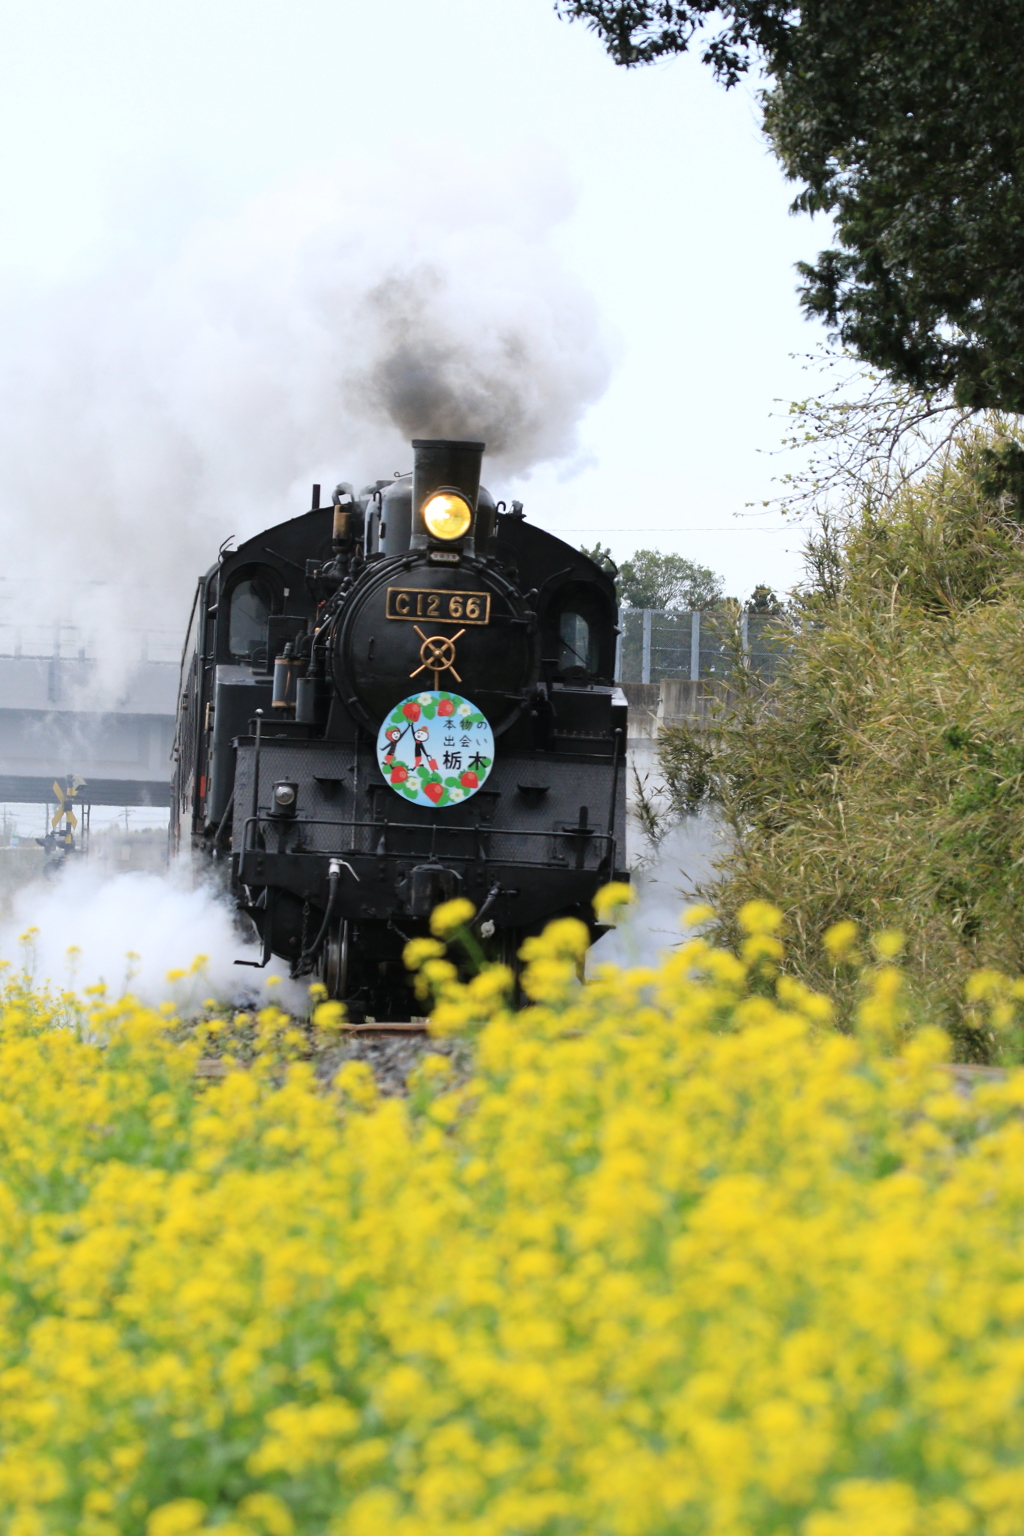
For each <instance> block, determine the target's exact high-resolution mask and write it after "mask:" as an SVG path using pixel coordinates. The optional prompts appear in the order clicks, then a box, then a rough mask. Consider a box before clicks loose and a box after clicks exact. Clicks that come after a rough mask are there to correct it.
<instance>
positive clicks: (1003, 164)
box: [556, 0, 1024, 411]
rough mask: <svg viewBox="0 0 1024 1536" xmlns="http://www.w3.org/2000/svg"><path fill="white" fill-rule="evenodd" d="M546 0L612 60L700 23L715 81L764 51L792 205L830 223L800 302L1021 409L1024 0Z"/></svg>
mask: <svg viewBox="0 0 1024 1536" xmlns="http://www.w3.org/2000/svg"><path fill="white" fill-rule="evenodd" d="M556 3H557V6H558V9H559V10H560V12H561V13H562V14H563V15H565V16H568V17H571V18H578V19H581V20H583V21H585V22H586V23H587V24H588V25H589V26H591V27H592V28H593V29H594V30H595V31H596V32H597V33H598V34H599V35H600V37H601V38H602V40H603V41H604V43H605V45H606V47H607V48H608V50H609V52H610V53H611V55H612V57H613V58H614V59H615V60H616V61H617V62H618V63H620V64H624V65H627V66H628V65H635V64H643V63H647V62H649V61H651V60H653V59H657V58H660V57H663V56H664V55H666V54H674V53H682V52H685V51H686V50H687V49H688V48H689V47H690V45H691V43H693V42H694V41H695V40H696V39H698V37H701V38H702V39H703V54H702V57H703V58H704V60H705V61H706V62H707V63H708V64H709V65H710V66H711V68H712V69H713V70H714V72H715V73H716V75H717V76H718V77H719V79H721V80H722V81H723V83H724V84H725V85H727V86H729V85H733V84H735V82H736V81H737V80H738V79H739V78H740V76H741V75H742V74H743V73H744V72H745V71H747V70H748V69H750V67H751V66H752V65H756V66H760V67H762V68H763V69H764V71H765V72H766V75H767V78H768V86H767V89H766V91H765V93H764V105H765V126H766V130H767V132H768V135H769V137H770V139H771V142H772V145H773V147H774V149H775V151H776V153H777V155H778V156H779V159H780V160H781V162H782V164H783V166H784V168H785V170H786V173H787V175H788V176H789V177H790V178H791V179H792V180H794V181H796V182H798V183H800V184H801V190H800V192H799V193H798V195H797V197H796V200H795V202H794V207H795V208H797V209H801V210H804V211H807V212H812V213H814V212H824V213H828V214H830V215H831V217H832V219H833V221H834V225H835V235H836V243H835V245H834V246H832V247H831V248H830V249H828V250H825V251H822V252H821V254H820V255H819V257H818V259H817V261H816V262H813V263H802V264H801V266H800V272H801V276H802V278H803V286H802V287H801V289H800V296H801V300H802V303H803V305H804V308H805V310H806V311H807V313H808V314H810V315H814V316H820V317H822V318H823V319H824V320H825V321H826V322H827V323H828V324H829V325H830V326H831V327H832V328H833V330H834V331H835V332H836V334H837V335H838V336H839V337H840V338H841V340H842V342H843V343H844V345H846V346H848V347H851V348H852V349H853V350H854V351H855V352H856V353H857V354H858V355H859V356H860V357H861V358H863V359H864V360H865V361H866V362H868V363H870V364H872V365H874V366H875V367H878V368H880V369H882V370H883V371H884V372H885V373H887V374H888V375H889V376H890V377H891V378H893V379H895V380H898V381H900V382H902V383H904V384H908V385H910V386H911V387H912V388H913V389H915V390H917V391H919V392H921V393H923V394H925V395H930V394H940V393H942V392H944V391H952V393H953V394H954V396H955V398H956V400H957V402H958V403H959V404H961V405H965V406H968V407H970V408H971V409H975V410H977V409H983V408H991V409H1001V410H1008V411H1024V110H1022V108H1021V102H1022V100H1024V5H1021V4H1020V3H1018V0H971V3H970V4H969V5H965V4H963V0H800V3H798V4H792V5H791V4H784V3H779V0H724V3H721V4H716V3H713V0H678V3H677V0H556ZM709 23H710V30H706V29H707V28H708V26H709Z"/></svg>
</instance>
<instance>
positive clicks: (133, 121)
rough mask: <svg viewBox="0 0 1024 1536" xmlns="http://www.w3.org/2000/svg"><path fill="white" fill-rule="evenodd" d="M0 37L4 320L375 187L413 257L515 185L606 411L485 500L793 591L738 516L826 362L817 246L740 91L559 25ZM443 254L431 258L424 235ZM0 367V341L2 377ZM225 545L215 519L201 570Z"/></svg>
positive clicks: (766, 480) (49, 525) (524, 12)
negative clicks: (785, 419)
mask: <svg viewBox="0 0 1024 1536" xmlns="http://www.w3.org/2000/svg"><path fill="white" fill-rule="evenodd" d="M0 16H2V18H3V25H2V36H0V221H2V228H3V239H2V242H0V299H2V301H3V302H4V304H5V305H6V306H7V307H8V309H9V308H10V305H11V304H12V302H13V303H16V304H18V305H19V306H24V308H25V310H26V312H27V311H29V310H34V311H38V310H39V308H40V306H42V307H43V308H44V309H52V310H54V311H55V312H56V311H59V309H60V305H61V304H63V303H66V302H67V300H66V295H67V294H68V292H69V291H73V290H74V289H75V285H80V284H81V283H83V282H92V283H96V282H97V281H99V282H101V283H102V281H103V280H104V276H105V274H110V273H114V274H117V273H120V272H123V271H124V270H125V263H126V262H128V263H129V264H131V263H133V262H134V263H137V264H139V265H141V266H146V267H147V268H148V269H149V270H150V271H152V270H159V269H160V266H161V263H164V262H166V263H169V264H173V262H174V261H175V258H176V255H177V254H178V253H179V252H180V250H181V249H182V244H183V242H187V241H188V240H189V239H190V238H194V237H195V235H196V231H197V230H201V229H203V228H204V227H207V226H210V225H211V224H212V225H217V224H218V221H220V222H221V223H223V221H225V220H232V219H233V220H235V221H236V226H235V227H236V228H243V227H244V228H249V227H250V225H249V224H246V223H245V221H246V219H248V218H249V215H248V214H247V213H246V209H247V208H249V207H251V206H252V205H253V201H254V200H257V201H258V200H260V199H266V198H267V197H270V198H271V199H273V198H275V197H276V198H278V199H281V198H282V196H283V194H282V191H281V189H282V188H283V189H288V188H289V187H294V186H297V185H300V184H301V185H304V186H306V187H307V188H308V187H309V186H310V185H313V186H314V187H315V185H316V177H317V176H323V177H326V178H327V179H328V180H329V179H330V177H332V176H335V177H337V176H340V177H341V178H342V180H345V178H348V179H349V181H351V178H352V177H353V176H355V177H358V176H359V175H360V174H363V175H365V174H367V172H368V173H369V174H370V176H371V178H373V177H376V175H377V172H376V170H375V168H376V167H381V170H380V205H379V218H380V222H381V225H382V227H386V228H387V229H389V230H394V229H395V228H396V227H397V226H398V225H400V224H401V222H402V219H403V218H404V212H405V208H406V207H408V210H409V216H408V217H409V224H410V226H411V227H410V228H409V229H408V231H407V233H408V236H409V239H410V241H411V247H412V248H413V249H415V242H416V238H417V229H416V225H417V223H418V222H423V223H425V222H426V215H425V213H424V201H423V200H424V198H427V199H433V197H434V189H435V188H436V189H437V196H438V198H439V199H440V201H441V202H442V203H443V204H444V206H445V207H449V208H451V209H452V210H457V209H458V207H459V203H460V198H461V194H462V192H463V190H465V195H466V199H467V200H468V201H470V202H472V200H473V199H474V198H479V197H480V196H481V195H482V194H481V188H482V187H486V188H487V195H488V197H490V199H491V200H492V201H493V202H494V203H495V204H496V205H500V203H501V200H502V197H503V193H504V178H508V180H509V185H510V188H511V184H512V182H515V183H516V186H515V187H514V188H512V189H511V190H510V193H509V196H510V198H514V199H515V200H517V206H518V207H519V210H520V212H519V214H518V215H517V218H518V224H517V228H518V231H519V234H518V236H517V238H521V237H522V226H523V218H524V215H523V212H522V209H523V207H524V206H529V196H528V194H527V193H524V190H523V186H522V183H523V180H524V178H525V179H526V180H528V181H529V180H536V182H537V184H538V185H539V186H540V187H541V192H540V193H539V194H538V196H539V202H540V204H542V205H543V208H542V212H541V213H538V215H537V217H538V219H539V221H540V223H542V224H544V227H545V229H546V231H547V233H546V234H545V236H544V238H545V240H547V241H548V242H549V243H550V244H551V245H552V246H553V247H554V250H555V251H556V253H557V255H558V256H559V257H560V258H561V261H562V264H563V265H564V267H565V268H566V269H567V271H568V273H569V275H570V276H571V278H572V279H573V280H574V281H575V283H577V284H578V285H580V286H582V288H583V289H586V290H588V291H589V293H590V294H591V295H592V296H593V300H594V303H595V306H596V308H595V311H594V315H595V317H596V318H595V319H594V325H595V326H596V327H597V329H598V330H599V331H600V346H601V347H603V348H604V352H605V355H606V356H607V357H608V358H609V359H610V362H611V372H610V382H609V384H608V387H607V389H606V390H605V392H604V394H603V396H602V397H601V398H599V399H598V400H596V402H594V403H591V404H589V406H588V407H587V408H586V410H585V411H583V413H582V415H581V420H580V423H579V427H578V444H577V447H576V448H575V449H574V450H572V451H571V452H563V453H562V455H561V457H560V458H559V460H558V461H557V462H555V463H552V464H548V465H542V466H540V467H539V468H536V469H534V470H533V471H532V473H531V474H530V475H529V476H528V478H525V479H523V478H520V479H519V480H518V481H514V480H513V479H512V478H510V473H511V472H510V473H507V474H506V475H505V476H504V477H503V478H501V479H500V480H499V481H498V482H495V479H494V476H493V475H492V476H486V475H485V478H487V479H489V481H490V483H491V487H492V489H493V490H494V491H495V493H496V494H499V495H505V496H510V495H518V496H520V497H521V498H522V500H523V501H524V502H525V503H526V509H527V514H528V515H529V516H530V517H531V518H532V519H534V520H535V521H537V522H539V523H542V524H543V525H544V526H546V527H548V528H550V529H552V530H553V531H555V532H557V533H560V534H561V535H562V536H563V537H565V538H568V539H571V540H572V541H573V542H574V543H579V542H587V543H592V542H593V541H594V540H595V539H600V540H601V541H602V542H603V543H606V544H609V545H610V546H611V549H612V551H613V553H614V554H615V556H616V557H617V558H620V559H621V558H623V557H625V556H627V555H629V554H630V553H631V552H632V551H633V550H634V549H635V548H637V547H639V546H648V547H649V546H653V547H657V548H661V549H663V550H676V551H679V552H681V553H683V554H685V555H687V556H689V557H690V558H692V559H694V560H697V561H700V562H701V563H706V564H709V565H711V566H712V567H714V568H715V569H716V570H718V571H720V572H722V573H723V574H724V576H725V578H726V583H727V587H728V590H729V591H731V592H734V593H736V594H738V595H742V594H746V593H748V592H749V591H750V589H751V588H752V587H753V586H754V585H755V583H757V582H758V581H768V582H770V583H771V584H773V585H775V586H776V587H778V588H786V587H788V586H789V585H790V584H791V583H792V581H793V580H794V579H795V576H796V574H797V570H798V565H799V560H798V551H799V546H800V535H799V533H798V532H797V533H795V532H793V531H792V530H789V529H784V528H783V527H782V519H781V518H780V516H779V514H778V513H777V512H776V511H770V512H768V513H766V514H760V515H756V516H751V515H750V514H749V513H747V514H746V515H745V516H743V517H740V518H737V517H736V515H735V514H737V513H741V514H742V513H744V512H745V509H746V504H747V503H751V502H753V503H758V504H759V503H760V502H762V501H763V500H764V499H766V498H767V497H770V496H771V495H772V494H773V486H772V483H771V481H772V477H773V476H774V475H777V474H778V473H780V471H781V467H782V464H781V461H780V460H778V459H776V458H772V457H771V456H770V455H771V450H773V449H774V448H776V447H777V446H778V444H779V442H780V440H781V437H782V435H783V431H784V425H783V423H782V422H781V421H780V420H779V419H777V416H775V417H774V419H773V413H777V412H778V411H779V410H780V409H782V407H780V406H779V405H777V404H776V401H777V400H779V399H781V400H782V401H788V400H789V399H791V398H792V397H794V396H798V395H802V394H806V393H809V392H811V390H812V388H813V377H809V376H808V375H807V374H805V373H804V372H802V371H801V366H800V363H799V362H798V361H794V360H793V359H792V358H791V356H790V354H793V353H803V352H807V351H809V350H810V349H811V348H812V347H813V346H814V345H815V344H816V342H817V341H818V340H820V331H819V330H818V329H817V328H815V327H813V326H810V325H808V324H807V323H806V322H805V321H803V320H802V318H801V316H800V312H799V309H798V305H797V301H796V297H795V276H794V272H793V264H794V262H796V261H797V260H798V259H800V258H802V257H803V258H807V257H809V256H812V255H813V254H814V253H815V252H816V251H817V249H818V248H819V246H820V245H822V244H823V243H825V241H826V239H827V233H826V230H825V229H824V228H823V227H822V226H820V225H812V224H811V222H810V221H809V220H807V219H805V218H801V219H794V218H792V217H790V216H789V214H788V213H787V205H788V202H789V199H790V197H791V196H792V189H791V188H790V187H789V186H787V184H786V183H785V182H784V181H783V178H782V177H781V175H780V173H779V171H778V169H777V167H776V165H775V162H774V161H773V160H772V159H771V157H770V156H769V154H768V152H767V150H766V148H765V145H764V143H763V140H762V138H761V134H760V130H759V126H758V112H757V107H756V102H755V100H754V97H753V93H752V91H751V90H750V89H749V88H743V87H741V88H740V89H738V90H735V91H733V92H731V93H726V92H724V91H723V90H722V89H721V88H720V87H718V86H716V85H715V84H714V82H713V81H712V79H711V77H710V75H709V73H708V71H707V70H706V69H704V68H703V67H702V66H701V65H700V64H699V62H698V61H697V60H696V59H695V58H692V59H691V58H687V59H682V60H676V61H672V62H670V63H668V64H664V65H661V66H657V67H655V68H648V69H644V70H640V71H633V72H628V73H627V72H626V71H623V70H620V69H617V68H616V67H615V66H613V65H612V63H611V62H610V61H609V60H608V58H607V57H606V55H605V54H604V52H603V50H602V49H601V48H600V46H599V44H598V43H597V42H596V40H595V39H594V38H593V37H592V36H591V35H590V34H589V33H587V32H586V31H585V30H584V29H583V28H582V27H580V26H578V25H576V26H568V25H567V24H565V23H563V22H560V21H558V20H557V19H556V17H555V16H554V14H553V11H552V7H551V5H550V4H549V3H548V0H374V3H372V4H358V5H357V4H354V3H351V0H287V3H271V0H246V3H244V4H242V3H241V0H203V3H201V4H200V3H197V0H176V3H174V4H163V5H157V4H154V3H152V0H105V3H101V0H35V3H34V4H32V5H31V6H27V5H24V4H17V5H15V4H12V3H10V0H8V3H5V4H3V5H2V6H0ZM467 167H472V170H471V171H470V170H468V169H467ZM396 168H402V169H401V173H399V172H398V171H396ZM531 168H533V171H535V173H536V174H535V176H534V175H533V174H532V172H531ZM311 173H314V174H313V180H312V182H311V181H310V174H311ZM403 175H404V176H405V177H406V179H405V180H403ZM408 178H412V182H411V190H410V181H409V179H408ZM305 195H307V196H309V195H310V194H309V193H308V191H307V193H306V194H305ZM524 197H525V198H526V202H525V203H524ZM417 198H418V199H419V201H417ZM370 201H371V203H372V199H371V200H370ZM272 206H275V207H278V206H280V207H282V208H287V206H288V203H287V198H286V197H285V198H284V201H279V202H278V203H273V204H272ZM359 206H360V207H362V208H363V209H364V210H365V209H366V208H367V206H368V204H367V200H366V198H365V197H364V198H363V201H362V203H361V204H360V205H359ZM362 216H363V217H371V215H367V214H366V213H365V212H364V214H363V215H362ZM282 217H283V215H282ZM452 217H453V221H454V220H455V218H456V215H455V213H454V212H453V214H452ZM239 220H241V221H242V222H241V223H238V221H239ZM435 225H436V221H435ZM254 228H255V234H254V235H250V236H248V237H247V238H249V239H256V240H258V239H260V238H261V236H260V233H259V230H260V226H259V223H258V221H257V222H256V224H255V226H254ZM380 238H381V240H383V239H384V236H383V235H382V236H381V237H380ZM389 238H390V237H389ZM430 238H431V250H432V251H434V252H435V254H436V251H437V247H438V232H437V228H436V227H435V228H434V229H433V231H432V234H431V237H430ZM486 270H487V272H489V271H490V270H491V269H490V268H487V269H486ZM503 280H504V279H503ZM117 281H118V282H119V281H120V279H119V278H118V280H117ZM62 296H64V297H62ZM243 301H244V292H243ZM253 302H254V303H256V302H257V301H256V300H255V299H254V300H253ZM90 313H94V320H93V321H92V322H90V323H95V324H96V325H97V326H103V325H104V324H109V323H110V322H109V321H104V319H103V313H104V311H102V310H101V309H98V310H95V312H93V311H90ZM580 313H581V314H582V313H584V311H583V310H581V311H580ZM586 313H589V311H586ZM256 318H257V317H255V316H254V320H255V319H256ZM175 329H176V330H177V331H179V332H181V333H182V334H183V333H184V332H185V331H186V330H187V325H183V324H182V323H181V322H180V320H178V319H176V320H175ZM173 344H174V342H173V338H172V339H171V341H170V342H168V341H167V340H166V339H165V341H164V342H163V343H162V345H163V346H164V352H163V353H162V354H161V355H162V356H163V357H164V358H165V360H166V358H167V357H168V355H169V354H168V352H167V347H168V346H173ZM13 346H14V343H12V342H10V341H8V342H6V343H5V341H4V340H3V339H0V373H2V372H3V369H4V367H5V357H4V352H5V348H10V347H13ZM13 356H14V353H13V352H11V353H10V354H9V356H8V358H7V359H6V361H7V362H8V363H10V361H11V357H13ZM172 363H173V356H172ZM18 366H19V368H22V369H23V368H24V360H23V359H22V361H21V362H20V363H19V364H18ZM8 371H10V370H8ZM597 372H598V373H600V369H599V368H598V370H597ZM595 377H596V374H595V373H594V371H593V369H591V372H590V374H589V375H588V378H589V379H590V384H589V385H588V386H586V387H587V388H589V389H590V390H591V392H593V390H594V388H595V386H594V383H593V380H594V378H595ZM232 387H233V386H232V383H231V380H230V379H226V380H225V383H224V388H225V390H227V391H230V390H231V388H232ZM582 387H583V386H581V388H582ZM583 392H584V393H586V388H584V389H583ZM44 393H45V392H44ZM74 408H75V407H74V405H73V404H72V405H71V406H70V407H69V406H68V405H67V403H65V404H64V405H63V406H62V409H65V410H68V409H70V410H74ZM263 408H264V407H262V406H257V405H254V406H253V407H252V409H253V410H254V411H258V410H259V409H263ZM229 414H230V413H229ZM264 426H265V424H263V423H261V422H260V421H259V420H258V419H250V420H247V421H246V423H245V425H244V431H245V432H248V433H251V432H256V433H260V432H261V431H262V430H264ZM267 430H269V428H267ZM343 439H344V433H343V432H341V431H340V429H339V441H338V445H337V457H336V462H335V461H334V459H333V457H332V455H331V454H330V453H329V452H326V451H325V450H324V448H323V445H322V442H320V441H319V440H318V445H317V448H316V450H315V452H313V451H312V450H311V453H310V458H309V464H308V471H307V468H306V466H304V465H303V464H302V463H298V464H295V463H292V466H291V469H290V470H289V471H288V475H286V476H285V479H284V481H283V483H282V484H281V486H280V488H279V489H278V488H276V487H273V488H272V489H273V492H274V495H275V496H279V497H280V502H281V504H280V516H281V517H282V518H283V517H284V516H287V515H292V514H294V513H295V512H298V511H301V510H302V507H303V501H302V499H301V497H299V498H298V500H296V497H297V495H298V493H297V491H296V489H295V485H294V484H293V483H292V482H293V481H301V480H303V479H304V478H309V479H312V478H313V477H314V476H317V477H325V478H326V477H327V476H328V475H329V474H333V475H334V476H336V477H337V478H339V479H340V478H343V477H344V478H348V474H349V473H350V472H351V471H350V467H349V465H348V464H347V462H346V453H350V454H351V452H352V451H353V450H350V447H349V445H348V444H347V441H345V440H343ZM229 448H230V445H228V448H226V449H225V452H226V454H227V457H228V458H230V452H229ZM45 451H47V450H41V452H45ZM0 452H2V448H0ZM293 457H294V455H293ZM401 467H408V466H401V465H398V464H393V463H390V462H389V463H385V464H381V465H380V466H379V472H380V473H381V474H388V473H390V472H391V471H392V470H394V469H398V468H401ZM292 471H294V473H292ZM358 472H359V473H360V474H362V473H364V470H363V468H362V467H361V466H360V467H359V469H358ZM282 473H283V471H282ZM40 484H41V485H42V482H40ZM42 494H44V492H43V491H42V490H41V491H40V495H42ZM45 494H46V495H47V496H49V495H50V494H52V492H50V491H49V490H47V491H46V492H45ZM86 494H88V491H86ZM76 495H77V491H76V487H75V486H73V485H69V486H68V487H67V497H68V499H67V501H66V502H65V504H64V506H63V507H62V508H59V509H58V508H53V507H47V508H45V509H43V508H41V509H40V523H39V530H38V535H37V537H38V539H39V540H40V541H46V543H47V545H48V547H49V548H50V549H51V551H52V552H53V553H56V552H57V550H58V549H59V536H58V530H59V525H60V521H61V518H62V517H65V516H67V515H68V512H69V510H71V509H72V508H73V506H74V502H75V499H76ZM289 498H290V499H289ZM141 515H142V514H141V512H140V516H141ZM22 518H23V520H24V514H22ZM236 521H237V518H236V517H235V515H234V512H233V511H232V512H230V513H228V512H225V517H224V522H225V526H223V527H220V528H218V527H217V526H216V524H217V517H216V515H214V516H213V517H212V520H211V521H210V526H209V538H210V547H209V557H210V558H211V559H212V557H213V556H214V554H215V553H216V545H217V543H218V542H219V537H216V538H215V537H214V535H215V534H219V535H220V536H221V537H222V536H224V535H225V534H228V533H231V532H235V531H239V530H238V529H237V528H236V527H235V526H234V523H235V522H236ZM248 531H253V530H248ZM203 536H204V538H205V537H206V534H205V533H204V535H203ZM83 558H84V557H83ZM192 558H194V557H193V556H192V554H191V553H190V555H189V559H190V560H191V559H192ZM203 563H206V562H205V561H204V562H203Z"/></svg>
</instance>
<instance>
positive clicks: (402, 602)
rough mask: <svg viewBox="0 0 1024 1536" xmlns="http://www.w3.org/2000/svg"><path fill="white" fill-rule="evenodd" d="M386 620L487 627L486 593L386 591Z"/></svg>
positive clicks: (422, 589) (424, 589) (415, 589)
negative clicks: (485, 625)
mask: <svg viewBox="0 0 1024 1536" xmlns="http://www.w3.org/2000/svg"><path fill="white" fill-rule="evenodd" d="M385 614H386V616H387V617H388V618H389V619H429V620H430V621H431V622H432V623H434V624H489V623H490V622H491V594H490V593H489V592H438V591H437V590H436V589H434V588H433V587H388V601H387V607H386V609H385Z"/></svg>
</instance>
